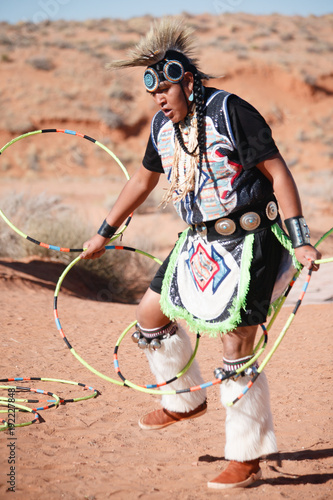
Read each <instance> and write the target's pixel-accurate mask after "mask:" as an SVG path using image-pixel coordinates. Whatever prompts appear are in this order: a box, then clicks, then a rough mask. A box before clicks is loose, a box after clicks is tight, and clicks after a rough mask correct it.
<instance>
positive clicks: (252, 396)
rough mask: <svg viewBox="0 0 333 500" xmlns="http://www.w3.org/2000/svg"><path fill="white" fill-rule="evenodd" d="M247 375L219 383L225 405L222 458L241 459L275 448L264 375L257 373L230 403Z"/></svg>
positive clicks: (256, 456)
mask: <svg viewBox="0 0 333 500" xmlns="http://www.w3.org/2000/svg"><path fill="white" fill-rule="evenodd" d="M249 380H250V378H249V377H239V378H238V379H237V380H236V381H234V380H227V381H226V382H222V385H221V401H222V404H223V406H224V407H225V408H226V412H227V415H226V421H225V428H226V445H225V458H226V459H227V460H236V461H238V462H244V461H246V460H254V459H255V458H259V457H261V456H262V455H268V454H270V453H275V452H276V451H277V446H276V439H275V434H274V429H273V419H272V414H271V409H270V402H269V390H268V383H267V379H266V375H265V374H264V373H261V374H260V375H259V377H258V378H257V380H256V381H255V382H254V384H253V386H252V387H251V388H250V390H249V391H248V392H247V393H246V394H245V396H244V397H242V399H240V400H239V401H237V403H235V405H233V406H227V404H228V403H230V402H232V401H234V400H235V399H236V398H237V396H239V394H240V393H241V392H242V390H243V389H244V387H245V386H246V385H247V384H248V382H249Z"/></svg>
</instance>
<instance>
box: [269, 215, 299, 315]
mask: <svg viewBox="0 0 333 500" xmlns="http://www.w3.org/2000/svg"><path fill="white" fill-rule="evenodd" d="M271 230H272V231H273V233H274V236H275V237H276V238H277V239H278V240H279V242H280V243H281V245H282V246H283V247H284V248H285V249H286V250H288V252H289V253H290V255H291V257H292V264H293V266H294V267H295V269H296V271H300V270H301V269H302V264H301V263H300V262H298V260H297V259H296V256H295V251H294V249H293V246H292V243H291V240H290V238H289V237H288V236H287V235H286V233H285V232H284V231H283V229H282V228H281V226H279V224H273V226H272V227H271ZM281 297H282V295H280V297H278V298H277V299H275V301H274V302H272V304H271V305H270V306H269V309H268V313H267V316H270V315H271V314H272V313H273V311H275V310H276V309H277V308H278V307H279V305H280V300H281Z"/></svg>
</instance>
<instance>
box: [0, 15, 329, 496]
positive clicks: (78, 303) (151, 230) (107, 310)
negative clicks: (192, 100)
mask: <svg viewBox="0 0 333 500" xmlns="http://www.w3.org/2000/svg"><path fill="white" fill-rule="evenodd" d="M185 16H186V17H187V20H188V21H189V22H190V23H191V24H193V26H194V27H196V28H197V32H198V37H199V40H200V45H199V47H200V50H199V55H200V59H201V61H202V67H203V68H204V69H205V71H206V72H208V73H212V74H214V75H215V76H219V77H220V78H217V79H215V80H212V81H211V82H210V84H209V85H210V86H217V87H224V88H225V89H227V90H231V91H233V92H235V93H238V94H239V95H241V96H242V97H243V98H245V99H247V100H249V101H250V102H252V103H253V104H254V105H255V106H256V107H258V109H259V110H260V111H261V112H262V113H263V114H264V116H266V118H267V120H268V122H269V123H270V125H271V127H272V130H273V135H274V137H275V139H276V142H277V144H278V146H279V148H280V150H281V152H282V154H283V155H284V157H285V159H286V161H287V162H288V164H289V166H290V168H291V170H292V172H293V175H294V177H295V179H296V182H297V184H298V187H299V190H300V194H301V197H302V200H303V206H304V214H305V216H306V219H307V221H308V223H309V226H310V228H311V234H312V240H313V242H316V241H317V240H318V239H319V238H320V236H321V235H322V234H323V233H324V232H325V231H327V230H328V229H330V228H331V227H332V220H333V217H332V216H333V203H332V202H333V199H332V187H333V180H332V163H331V160H332V157H333V150H332V125H333V112H332V109H333V106H332V104H333V97H332V96H333V68H332V63H331V58H330V56H331V50H332V44H333V39H332V23H333V17H332V15H331V16H323V17H318V18H317V17H314V16H312V17H309V18H301V17H295V18H288V17H283V16H278V15H274V16H269V17H267V16H262V17H254V16H249V15H245V14H237V15H236V14H235V15H226V16H222V15H215V16H214V15H211V14H207V15H202V16H196V17H192V16H190V15H189V14H186V15H185ZM149 21H150V19H149V18H137V19H132V20H130V21H126V22H125V21H120V20H107V19H105V20H100V21H87V22H86V23H67V22H60V21H58V22H53V23H51V22H46V23H41V24H40V25H32V24H24V23H21V24H19V25H14V26H10V25H7V24H5V23H1V24H0V28H1V40H0V42H1V51H2V59H1V62H0V65H1V83H0V85H1V95H2V98H1V126H0V137H1V144H0V147H2V146H3V145H5V144H6V143H7V141H10V140H11V139H13V138H14V137H17V136H18V135H20V134H22V133H25V132H28V131H31V130H39V129H44V128H59V129H71V130H75V131H79V132H81V133H84V134H87V135H89V136H91V137H94V138H96V139H97V140H99V141H100V142H101V143H103V144H106V145H107V146H108V147H109V148H111V150H112V151H114V152H115V153H116V154H117V155H118V156H119V158H120V159H121V161H122V162H123V163H124V164H125V165H126V167H127V168H128V170H129V172H130V173H132V172H133V171H134V169H135V168H136V167H137V165H138V162H140V161H141V157H142V155H143V153H144V149H145V144H146V141H147V137H148V133H149V123H150V119H151V117H152V116H153V114H154V112H155V108H154V106H153V103H152V102H151V99H149V96H147V95H146V94H145V92H144V90H143V89H142V88H141V85H140V82H141V78H142V74H141V71H140V70H131V71H130V82H131V85H128V81H129V80H128V74H126V73H123V72H121V73H119V74H110V73H109V72H107V71H106V70H105V68H104V66H105V63H106V62H107V61H108V60H110V59H112V58H116V57H122V56H123V55H124V54H125V53H126V48H127V47H129V46H131V44H132V43H133V42H134V41H137V39H138V37H139V35H140V33H143V32H144V31H145V29H146V26H147V23H149ZM37 59H38V60H37ZM0 160H1V161H0V175H1V184H0V196H1V200H3V202H4V200H6V206H5V207H4V206H3V205H1V206H0V208H1V209H3V210H4V211H5V212H6V210H9V211H10V202H9V201H8V200H10V199H11V196H14V194H13V193H24V194H25V196H26V197H27V196H30V197H32V198H34V197H37V196H38V195H39V194H40V193H45V196H46V197H49V198H50V199H51V198H52V197H53V196H59V197H61V203H63V204H64V205H66V206H69V207H70V208H71V209H72V210H73V212H74V213H75V214H78V215H79V216H80V217H81V219H80V220H83V221H85V222H86V223H87V225H88V226H89V227H90V225H91V227H96V226H98V225H99V224H100V221H101V220H102V219H103V217H104V216H105V214H106V212H107V210H108V208H109V207H110V205H111V204H112V200H113V199H114V197H115V196H116V195H117V193H118V192H119V190H120V189H121V187H122V185H123V183H124V176H123V174H122V173H121V172H120V170H119V167H118V166H117V165H116V164H115V162H113V160H111V159H110V158H109V156H108V155H107V154H106V153H105V152H104V151H102V150H100V149H99V148H98V147H97V146H94V145H92V144H91V143H89V142H88V141H84V140H83V139H81V138H77V137H69V136H64V135H63V134H45V135H44V134H43V136H34V137H29V138H26V139H24V140H22V141H20V142H18V143H17V144H14V145H13V146H11V147H9V148H8V149H7V150H6V151H4V153H3V154H2V155H1V158H0ZM162 189H163V182H162V184H161V186H160V187H159V188H158V189H157V196H156V199H155V198H154V200H153V201H154V203H153V204H152V205H154V206H156V205H157V204H158V201H157V202H156V200H158V199H159V197H160V194H161V191H162ZM22 204H23V205H24V199H23V201H22ZM25 209H26V207H25V206H23V207H22V206H21V207H20V214H18V213H16V212H15V211H13V212H12V211H11V212H10V213H11V217H12V221H13V223H14V224H17V225H18V226H20V229H21V230H23V231H26V232H27V231H28V228H27V226H26V225H25V220H24V217H23V216H22V211H23V214H24V211H25ZM6 213H8V212H6ZM45 216H46V214H43V213H41V212H37V213H31V212H26V219H29V220H31V219H33V220H34V221H35V225H34V226H33V227H34V228H35V230H36V233H34V234H30V236H32V237H35V238H37V239H38V238H40V239H41V238H42V237H41V236H40V234H39V233H38V226H39V225H40V226H42V222H43V219H44V218H45ZM36 228H37V229H36ZM80 228H81V226H80V227H79V229H80ZM181 229H182V224H181V222H180V221H178V220H177V219H176V218H175V217H174V216H173V215H172V213H171V212H170V211H169V210H168V211H166V213H164V212H163V211H161V210H154V208H153V206H152V207H151V208H149V210H148V209H147V210H146V211H145V212H144V213H139V214H135V215H134V218H133V221H132V222H131V224H130V226H129V228H128V229H127V230H126V231H125V234H124V237H123V240H122V243H123V244H125V245H126V244H128V245H131V244H133V245H134V246H135V245H136V244H138V242H140V243H142V244H143V246H144V242H145V241H146V242H149V245H150V244H151V245H152V247H150V246H148V248H149V249H150V248H153V251H154V254H155V255H156V256H157V257H159V258H163V257H164V256H165V255H166V254H167V252H168V251H169V250H170V248H171V245H172V243H173V241H174V240H175V239H176V236H177V232H178V231H179V230H181ZM10 231H11V230H10ZM0 234H1V235H2V236H3V235H6V237H4V236H3V237H2V239H1V238H0V243H1V256H0V300H1V327H0V328H1V356H0V376H1V378H10V377H39V378H54V379H59V380H67V381H74V382H80V383H84V384H86V385H88V386H91V387H93V388H95V389H96V390H98V393H99V394H98V397H96V398H95V399H89V400H86V401H80V402H74V403H67V404H62V405H60V406H59V407H58V408H56V409H54V408H52V409H49V410H45V411H40V412H39V413H40V416H41V422H40V423H35V424H33V425H31V426H27V427H18V428H15V429H14V430H13V435H12V436H10V435H9V433H8V431H7V432H2V433H1V434H0V441H1V443H0V444H1V446H0V457H1V468H0V498H4V499H6V498H9V497H10V495H11V494H12V493H13V492H10V491H7V488H8V486H9V485H8V484H7V480H8V478H7V474H10V472H11V469H10V463H8V461H9V458H10V451H11V448H10V445H11V443H14V445H13V446H12V448H13V449H14V454H15V493H13V494H14V495H15V498H18V499H27V500H29V499H33V498H47V497H48V498H50V499H51V500H53V499H54V500H58V499H62V498H63V499H84V498H86V499H90V500H93V499H96V500H100V499H101V500H102V499H107V498H114V499H120V500H122V499H139V498H140V499H146V498H147V499H148V498H149V499H152V500H153V499H161V500H162V499H163V500H164V499H171V498H174V499H178V500H185V499H187V500H194V499H198V500H199V499H200V500H201V499H206V498H217V497H225V498H235V499H254V498H256V499H266V498H268V497H269V498H272V499H280V498H290V499H304V498H316V499H329V498H332V497H333V474H332V465H333V460H332V456H333V453H332V405H331V397H330V396H331V394H332V376H331V374H330V370H331V367H332V336H331V330H332V320H333V306H332V302H333V288H332V275H333V268H332V264H323V265H322V266H321V269H320V270H319V272H318V273H316V274H314V275H313V277H312V279H311V281H310V285H309V290H308V292H307V294H306V295H305V299H304V301H303V304H302V306H301V307H300V309H299V311H298V312H297V314H296V316H295V319H294V321H293V323H292V325H291V327H290V328H289V330H288V331H287V333H286V335H285V337H284V339H283V341H282V342H281V345H280V346H279V348H278V349H277V351H276V353H275V354H274V355H273V357H272V359H271V361H270V362H269V363H268V365H267V367H266V368H265V372H266V374H267V376H268V379H269V382H270V392H271V405H272V410H273V416H274V424H275V431H276V435H277V441H278V446H279V452H278V453H277V454H275V455H272V456H268V457H264V459H263V461H262V469H263V479H262V480H260V481H259V482H258V483H256V484H255V485H254V486H252V487H251V488H248V489H246V490H240V489H236V490H226V491H225V492H221V491H220V492H215V491H211V490H208V489H207V487H206V483H207V481H209V480H211V479H213V478H214V477H215V476H216V475H217V474H218V473H219V472H220V471H221V470H222V469H223V468H224V467H225V460H224V417H225V411H224V409H223V408H222V406H221V404H220V401H219V387H218V386H214V387H213V388H210V389H208V411H207V413H206V414H205V415H204V416H202V417H200V419H195V420H192V421H188V422H182V423H179V424H176V425H173V426H170V427H169V428H166V429H163V430H160V431H155V432H152V431H150V432H145V431H143V430H141V429H140V428H139V427H138V424H137V421H138V419H139V417H140V416H141V415H142V414H143V413H145V412H147V411H150V410H152V409H155V408H156V407H158V405H159V397H158V395H149V394H143V393H141V392H139V391H135V390H133V389H131V388H128V387H123V386H119V385H115V384H112V383H110V382H108V381H106V380H104V379H102V378H100V377H98V376H97V375H95V374H94V373H92V372H91V371H89V370H88V369H87V368H86V367H85V366H83V365H82V364H81V363H80V362H79V361H78V360H77V359H76V358H75V357H74V356H73V355H72V353H71V352H70V350H69V349H68V347H67V346H66V345H65V343H64V341H63V340H62V338H61V336H60V335H59V332H58V330H57V328H56V325H55V322H54V318H53V296H54V290H55V286H56V283H57V281H58V278H59V276H60V274H61V273H62V271H63V269H64V267H65V265H64V263H62V262H60V261H59V259H57V258H56V256H54V255H52V252H51V255H50V252H46V251H45V254H43V251H44V250H43V249H41V248H40V247H37V246H36V245H33V244H31V247H32V248H33V249H34V250H29V253H26V254H24V255H23V256H22V255H21V254H20V251H19V250H20V247H23V242H24V240H23V238H21V239H20V238H18V241H19V242H20V241H21V240H22V243H17V242H16V243H15V245H14V243H13V240H11V239H10V238H9V236H8V234H10V232H9V233H8V227H7V226H6V225H5V223H4V222H3V221H2V220H0ZM27 234H29V233H27ZM82 234H85V235H86V232H84V227H82ZM52 236H53V235H52V234H51V235H50V240H48V243H53V244H61V245H62V246H66V244H67V242H66V241H54V240H52ZM8 238H9V239H8ZM84 238H85V236H82V240H80V241H82V242H83V241H84ZM332 240H333V238H332V237H329V238H328V239H327V240H326V241H325V242H324V243H323V245H322V247H321V249H322V252H323V256H324V257H332V255H333V241H332ZM24 243H25V242H24ZM146 248H147V247H146ZM143 249H145V248H143ZM14 250H15V254H13V252H14ZM71 258H73V257H72V256H71ZM103 258H104V257H103ZM304 280H305V274H304V273H303V274H302V275H301V277H300V278H299V280H298V281H297V282H296V285H295V287H294V289H293V290H292V292H291V294H290V296H289V297H288V300H287V301H286V304H285V305H284V307H283V308H282V310H281V312H280V314H279V315H278V318H277V320H276V322H275V323H274V325H273V327H272V329H271V331H270V333H269V342H268V347H267V352H269V350H270V349H271V348H272V346H273V345H274V341H275V340H276V339H277V337H278V335H279V334H280V332H281V330H282V328H283V326H284V325H285V322H286V321H287V319H288V318H289V316H290V314H291V313H292V311H293V308H294V305H295V303H296V300H297V299H298V297H299V294H300V291H301V288H302V285H303V283H304ZM103 286H105V285H101V284H99V283H97V284H96V283H95V284H93V283H91V280H90V279H87V278H86V275H85V272H84V267H83V268H81V269H80V271H77V270H76V268H74V269H73V270H72V271H71V272H70V273H69V274H68V276H67V277H66V278H65V280H64V282H63V285H62V287H61V290H60V293H59V297H58V311H59V317H60V320H61V325H62V327H63V330H64V333H65V335H66V336H67V338H68V340H69V342H70V343H71V345H72V347H73V348H74V349H75V351H76V352H77V354H78V355H79V356H81V357H82V358H83V359H84V360H85V361H86V362H87V363H89V364H90V365H91V366H92V367H94V368H95V369H97V370H98V371H100V372H101V373H103V374H105V375H107V376H108V377H111V378H112V379H114V380H120V379H119V378H118V377H117V375H116V373H115V371H114V368H113V350H114V346H115V343H116V341H117V339H118V338H119V336H120V334H121V333H122V332H123V330H124V329H125V328H126V327H127V326H128V325H129V324H130V323H131V322H132V321H133V320H134V319H135V309H136V304H135V303H134V302H135V301H131V303H126V301H124V300H123V299H122V300H121V302H119V300H117V297H115V296H113V297H112V301H106V300H105V293H104V294H103V293H101V292H103V289H102V288H101V287H103ZM102 297H103V300H101V298H102ZM99 299H100V300H99ZM192 340H193V344H194V338H193V339H192ZM265 355H266V354H264V355H263V357H264V356H265ZM197 357H198V360H199V363H200V366H201V369H202V373H203V376H204V379H205V380H207V381H208V380H212V379H213V371H214V369H215V368H216V367H218V366H220V365H221V360H222V348H221V342H220V341H219V340H218V339H211V338H207V337H202V338H201V340H200V345H199V350H198V354H197ZM119 363H120V367H121V371H122V373H123V375H124V376H126V378H127V379H129V380H131V381H133V382H135V383H137V384H150V383H153V382H154V381H153V380H152V378H151V375H150V373H149V370H148V368H147V363H146V360H145V356H144V353H143V352H142V351H140V350H139V349H138V348H137V347H136V346H135V345H134V344H133V342H132V341H131V339H130V333H129V334H128V335H127V336H126V337H125V339H124V341H123V342H122V344H121V346H120V349H119ZM19 385H23V383H19ZM25 385H27V386H28V387H34V388H37V389H43V390H45V391H50V392H52V393H56V394H58V395H59V396H60V397H61V398H63V399H70V398H78V397H81V396H82V395H85V394H87V392H88V391H86V390H83V389H82V388H81V387H78V386H71V385H69V384H64V383H60V382H44V381H38V382H37V381H36V382H27V383H25ZM6 393H7V391H6V390H2V392H1V394H0V396H6ZM16 395H17V397H21V398H27V397H29V398H32V399H38V397H37V395H36V394H29V393H22V394H19V393H18V392H17V393H16ZM40 399H42V400H45V399H48V398H46V397H45V396H40ZM22 404H24V403H22ZM44 404H46V403H38V405H44ZM29 406H30V407H33V406H34V404H30V405H29ZM0 417H1V416H0ZM2 418H3V417H2ZM16 419H17V421H18V422H26V421H29V419H31V415H30V414H26V413H24V414H23V413H19V414H17V415H16ZM8 445H9V446H8ZM12 470H13V469H12Z"/></svg>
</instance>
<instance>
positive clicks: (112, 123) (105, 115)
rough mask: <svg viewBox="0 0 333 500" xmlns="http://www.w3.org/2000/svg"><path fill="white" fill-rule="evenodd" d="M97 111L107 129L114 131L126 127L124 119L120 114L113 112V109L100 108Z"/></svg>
mask: <svg viewBox="0 0 333 500" xmlns="http://www.w3.org/2000/svg"><path fill="white" fill-rule="evenodd" d="M97 111H98V113H99V116H100V117H101V119H102V121H103V122H104V123H105V125H106V126H107V127H109V128H111V129H113V128H119V127H122V126H123V125H124V121H123V119H122V117H121V116H120V115H119V114H118V113H115V112H114V111H112V109H110V108H99V109H98V110H97Z"/></svg>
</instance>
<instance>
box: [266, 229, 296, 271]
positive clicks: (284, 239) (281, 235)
mask: <svg viewBox="0 0 333 500" xmlns="http://www.w3.org/2000/svg"><path fill="white" fill-rule="evenodd" d="M271 230H272V231H273V233H274V235H275V237H276V238H277V239H278V240H279V242H280V243H281V245H282V246H283V247H284V248H285V249H286V250H288V252H289V253H290V255H291V257H292V259H293V266H294V267H295V268H296V269H297V271H300V270H301V269H302V264H300V263H299V262H298V260H297V259H296V256H295V251H294V249H293V246H292V244H291V240H290V238H289V237H288V236H287V235H286V233H285V232H284V231H283V229H282V228H281V227H280V226H279V224H273V226H272V227H271Z"/></svg>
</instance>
